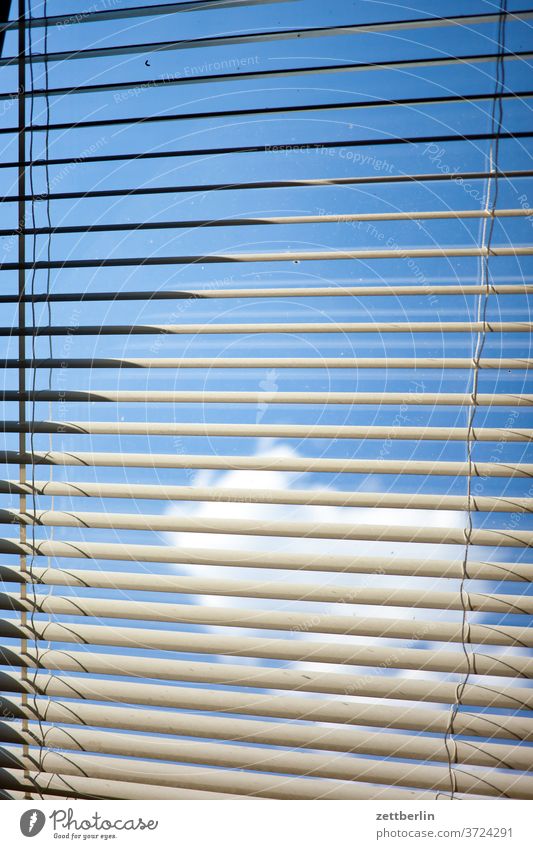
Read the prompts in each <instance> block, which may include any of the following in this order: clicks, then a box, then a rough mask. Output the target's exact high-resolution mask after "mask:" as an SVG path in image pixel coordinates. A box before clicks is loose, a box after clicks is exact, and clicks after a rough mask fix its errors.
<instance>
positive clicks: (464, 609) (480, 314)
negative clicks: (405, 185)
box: [437, 0, 507, 800]
mask: <svg viewBox="0 0 533 849" xmlns="http://www.w3.org/2000/svg"><path fill="white" fill-rule="evenodd" d="M506 19H507V0H501V2H500V15H499V19H498V34H497V40H498V53H497V59H496V69H495V91H494V99H493V101H492V108H491V130H492V132H493V133H494V145H493V144H492V142H491V145H490V150H489V169H488V174H489V176H488V179H487V193H486V201H485V204H486V205H485V209H486V211H487V213H488V215H487V217H486V218H485V219H484V220H483V231H482V240H481V241H482V246H485V250H484V252H483V254H482V257H481V269H480V272H481V274H480V276H481V284H482V285H483V287H484V291H483V293H482V294H480V295H479V296H478V305H477V321H478V322H481V324H482V329H481V331H480V332H479V333H478V334H477V340H476V347H475V351H474V356H473V379H472V393H471V395H472V404H471V405H470V407H469V409H468V424H467V436H466V451H467V464H468V475H467V483H466V486H467V492H466V496H467V527H466V529H465V549H464V556H463V561H462V575H461V583H460V587H459V595H460V599H461V648H462V651H463V653H464V656H465V659H466V665H467V670H466V672H465V674H464V676H463V678H462V680H461V681H460V682H459V683H458V685H457V689H456V698H455V702H454V704H453V705H452V706H451V710H450V716H449V721H448V727H447V729H446V732H445V735H444V743H445V748H446V755H447V758H448V772H449V776H450V798H451V799H452V800H453V799H454V798H455V795H456V793H457V776H456V774H455V771H454V768H453V767H454V764H457V761H458V757H457V744H456V741H455V739H454V734H455V721H456V719H457V715H458V713H459V711H460V708H461V704H462V699H463V694H464V691H465V689H466V687H467V685H468V682H469V680H470V677H471V675H473V674H475V667H474V666H473V665H472V657H471V655H470V652H469V650H468V644H469V643H470V642H471V640H470V623H469V621H468V613H469V611H470V610H471V607H470V600H469V595H468V592H467V591H466V581H467V580H468V577H469V575H468V560H469V554H470V547H471V544H472V533H473V530H474V524H473V512H474V511H473V509H472V473H473V459H472V447H473V441H474V439H473V437H474V423H475V416H476V410H477V396H478V388H479V371H480V360H481V357H482V355H483V350H484V348H485V344H486V341H487V311H488V302H489V296H490V268H489V259H490V251H491V244H492V237H493V233H494V224H495V220H496V218H495V211H496V208H497V205H498V190H499V183H498V163H499V143H500V134H501V129H502V123H503V101H502V98H501V94H502V93H503V90H504V88H505V62H504V58H503V57H504V50H505V24H506ZM492 177H494V180H492ZM492 185H493V190H492ZM491 195H492V197H491ZM439 795H440V794H437V798H438V797H439Z"/></svg>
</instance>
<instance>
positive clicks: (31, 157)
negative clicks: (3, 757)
mask: <svg viewBox="0 0 533 849" xmlns="http://www.w3.org/2000/svg"><path fill="white" fill-rule="evenodd" d="M47 5H48V3H47V0H44V6H43V11H44V18H45V22H44V26H43V42H44V44H43V46H44V51H43V52H44V57H43V58H44V88H45V91H46V95H45V114H46V121H47V123H48V121H49V119H50V100H49V96H48V81H49V78H48V21H47ZM28 22H29V27H28V53H29V68H30V146H29V183H30V194H31V207H30V208H31V220H32V228H33V229H34V230H35V228H36V211H35V191H34V173H33V162H34V133H33V130H32V126H33V117H34V110H35V96H34V91H35V80H34V68H33V62H32V57H33V42H32V32H33V29H32V26H31V23H32V8H31V0H29V2H28ZM48 155H49V131H48V130H47V131H46V132H45V137H44V159H45V161H46V163H47V164H46V166H45V183H46V196H47V197H46V216H47V224H48V226H49V227H51V217H50V200H49V197H48V195H49V194H50V178H49V167H48ZM51 238H52V236H51V233H50V234H49V235H48V236H47V259H48V262H49V261H50V259H51ZM32 258H33V263H34V265H33V267H32V271H31V277H30V280H31V283H30V291H31V309H32V324H33V327H36V326H37V321H36V310H35V294H36V293H35V283H36V268H35V262H36V260H37V234H36V233H34V234H33V238H32ZM50 287H51V269H47V272H46V296H47V311H48V324H49V326H51V324H52V311H51V303H50V300H49V295H50ZM48 346H49V355H50V359H52V357H53V340H52V334H49V340H48ZM31 354H32V366H33V368H32V395H33V397H32V403H31V418H30V455H31V460H32V462H31V498H32V509H33V519H32V523H31V548H32V550H31V556H30V559H29V568H28V572H29V579H30V583H31V587H32V593H33V599H32V607H31V611H30V629H31V631H32V633H33V635H34V642H35V646H36V648H38V642H39V641H38V638H37V636H36V628H35V616H36V608H37V589H36V584H35V582H34V580H33V567H34V565H35V557H36V553H35V552H36V533H35V531H36V523H35V516H36V513H37V496H36V489H35V463H34V462H33V458H34V451H35V420H36V415H35V413H36V398H35V395H36V385H37V368H36V360H37V356H36V337H35V334H33V335H32V337H31ZM52 370H53V367H52V366H50V368H49V373H48V388H49V389H51V388H52ZM49 410H50V418H52V415H51V402H50V406H49ZM49 447H50V450H52V434H50V435H49ZM49 470H50V478H52V466H50V467H49ZM52 509H53V503H52ZM47 561H48V566H49V567H50V557H48V558H47ZM41 580H42V579H41ZM52 593H53V587H49V588H48V595H51V594H52ZM51 619H52V616H51V615H50V616H49V621H51ZM48 648H50V644H48ZM38 654H39V653H38V651H37V652H36V655H37V657H38ZM37 674H38V664H37V663H36V665H35V668H34V671H33V678H32V679H31V683H32V686H33V693H32V696H33V710H34V715H35V718H36V720H37V722H38V724H39V736H40V740H41V746H43V747H44V745H45V742H46V730H45V728H44V726H43V718H42V714H41V708H40V706H39V704H38V702H37V692H36V680H37ZM41 795H42V791H41Z"/></svg>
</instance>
